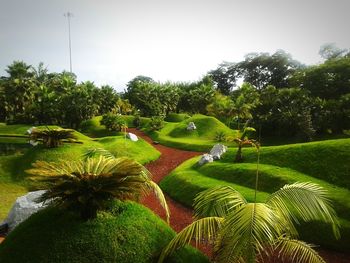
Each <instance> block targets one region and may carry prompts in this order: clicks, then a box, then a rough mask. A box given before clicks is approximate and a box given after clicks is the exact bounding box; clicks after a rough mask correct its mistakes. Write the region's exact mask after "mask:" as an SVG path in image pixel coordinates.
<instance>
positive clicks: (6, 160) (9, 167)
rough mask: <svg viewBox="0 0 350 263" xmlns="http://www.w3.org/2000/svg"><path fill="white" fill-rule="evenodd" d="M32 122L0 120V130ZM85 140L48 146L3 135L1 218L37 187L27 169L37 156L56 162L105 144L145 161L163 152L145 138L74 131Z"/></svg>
mask: <svg viewBox="0 0 350 263" xmlns="http://www.w3.org/2000/svg"><path fill="white" fill-rule="evenodd" d="M30 127H31V126H28V125H22V126H21V125H3V124H0V133H1V132H2V133H4V134H5V133H7V134H14V135H19V134H22V132H23V131H24V132H25V131H26V130H27V129H28V128H30ZM75 134H76V136H77V137H78V139H79V141H80V142H82V143H79V144H77V143H65V144H64V145H62V146H60V147H58V148H52V149H47V148H44V147H43V146H42V145H39V146H37V147H32V146H30V145H29V144H28V143H27V142H26V139H23V138H11V137H6V138H5V137H3V138H1V140H0V200H1V205H0V221H1V220H3V219H4V218H5V217H6V215H7V213H8V211H9V210H10V208H11V206H12V204H13V202H14V201H15V199H16V198H17V197H18V196H20V195H23V194H25V193H26V192H27V191H28V190H29V189H35V185H33V184H32V183H31V182H30V181H29V180H27V174H26V173H25V170H26V169H28V168H30V167H31V164H32V163H33V162H35V161H36V160H42V161H49V162H51V161H52V162H54V161H58V160H70V161H74V160H80V159H81V158H82V155H83V154H84V153H85V152H86V151H87V150H89V149H91V148H104V149H107V150H109V151H111V153H112V154H114V155H115V156H117V157H120V156H127V157H130V158H132V159H135V160H136V161H138V162H140V163H142V164H145V163H147V162H150V161H152V160H156V159H158V158H159V156H160V153H159V152H158V151H157V150H156V149H155V148H154V147H153V146H151V145H150V144H148V143H146V142H145V141H143V140H142V139H140V140H139V141H138V142H131V141H130V140H129V139H126V140H125V139H124V137H123V136H113V137H106V138H101V139H99V140H97V141H95V140H92V139H91V138H89V137H88V136H86V135H84V134H81V133H79V132H75Z"/></svg>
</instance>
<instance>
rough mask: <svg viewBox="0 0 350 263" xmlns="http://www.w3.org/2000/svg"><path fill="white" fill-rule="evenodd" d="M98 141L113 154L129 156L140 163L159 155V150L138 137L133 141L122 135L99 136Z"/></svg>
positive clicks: (156, 157) (154, 158)
mask: <svg viewBox="0 0 350 263" xmlns="http://www.w3.org/2000/svg"><path fill="white" fill-rule="evenodd" d="M98 142H99V143H100V144H101V145H102V147H103V148H104V149H106V150H108V151H110V152H111V153H112V154H113V155H114V156H116V157H119V156H126V157H130V158H132V159H134V160H136V161H138V162H140V163H142V164H145V163H148V162H150V161H153V160H156V159H158V158H159V157H160V152H158V151H157V150H156V149H155V148H154V147H153V146H152V145H150V144H149V143H147V142H146V141H144V140H143V139H142V138H139V140H138V141H137V142H133V141H131V140H129V139H125V138H124V137H123V136H118V137H115V136H114V137H104V138H101V139H99V140H98Z"/></svg>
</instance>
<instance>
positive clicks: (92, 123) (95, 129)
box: [80, 115, 150, 138]
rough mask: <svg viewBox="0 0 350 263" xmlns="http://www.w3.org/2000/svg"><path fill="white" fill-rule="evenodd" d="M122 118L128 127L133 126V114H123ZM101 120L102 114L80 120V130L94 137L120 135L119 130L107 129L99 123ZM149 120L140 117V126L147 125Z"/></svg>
mask: <svg viewBox="0 0 350 263" xmlns="http://www.w3.org/2000/svg"><path fill="white" fill-rule="evenodd" d="M123 119H124V120H125V123H126V125H127V126H128V127H129V128H134V127H135V125H134V123H133V121H134V119H135V117H134V116H131V115H123ZM101 120H102V116H96V117H93V118H92V119H90V120H86V121H84V122H82V124H81V125H80V130H81V132H82V133H84V134H86V135H88V136H90V137H94V138H101V137H107V136H115V135H121V133H120V132H116V131H109V130H107V129H106V126H104V125H101V124H100V121H101ZM149 121H150V119H149V118H145V117H141V126H145V125H147V123H149Z"/></svg>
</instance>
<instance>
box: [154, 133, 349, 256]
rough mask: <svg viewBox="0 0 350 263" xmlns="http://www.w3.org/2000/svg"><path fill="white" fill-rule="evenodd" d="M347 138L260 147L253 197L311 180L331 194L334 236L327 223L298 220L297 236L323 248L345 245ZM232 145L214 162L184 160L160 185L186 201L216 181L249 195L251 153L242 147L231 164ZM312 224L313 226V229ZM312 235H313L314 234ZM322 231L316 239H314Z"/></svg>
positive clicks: (262, 198) (253, 169)
mask: <svg viewBox="0 0 350 263" xmlns="http://www.w3.org/2000/svg"><path fill="white" fill-rule="evenodd" d="M349 146H350V139H339V140H329V141H320V142H313V143H304V144H295V145H286V146H271V147H262V149H261V155H260V162H261V163H260V166H259V174H260V176H259V184H258V190H259V192H258V195H257V199H258V200H257V201H258V202H264V201H265V200H266V198H267V196H268V195H269V194H270V193H273V192H275V191H276V190H278V189H279V188H280V187H282V186H283V185H285V184H290V183H293V182H296V181H299V182H313V183H317V184H319V185H321V186H322V187H324V188H325V189H326V190H327V191H328V192H329V194H330V196H331V197H332V202H333V205H334V208H335V210H336V211H337V213H338V216H339V217H340V218H341V225H342V228H341V235H342V238H341V239H340V240H335V239H334V238H333V237H332V235H331V230H330V227H328V226H326V225H323V224H319V223H312V224H303V225H302V226H301V227H300V232H302V233H303V234H302V235H301V236H302V237H303V239H305V240H307V241H309V242H313V243H316V244H320V245H323V246H325V247H328V248H332V249H336V250H341V251H348V250H349V249H350V213H349V211H350V186H349V185H348V182H349V181H348V180H349V175H350V173H349V171H350V163H349V161H348V160H350V147H349ZM235 153H236V149H229V151H228V152H227V153H226V154H225V155H224V156H223V158H222V159H221V160H220V161H215V162H213V163H209V164H206V165H204V166H202V167H198V166H197V165H196V163H197V161H198V159H199V157H196V158H193V159H191V160H188V161H186V162H185V163H183V164H182V165H180V166H179V167H177V168H176V169H175V170H174V171H173V172H172V173H171V174H170V175H169V176H167V177H165V178H164V179H163V180H162V181H161V184H160V186H161V188H162V189H163V191H164V192H166V193H168V194H169V195H170V196H171V197H173V198H174V199H175V200H177V201H179V202H181V203H183V204H185V205H187V206H192V203H193V198H194V197H195V196H196V195H197V194H198V193H199V192H201V191H203V190H205V189H208V188H211V187H213V186H217V185H230V186H232V187H233V188H234V189H236V190H237V191H239V192H240V193H241V194H242V195H243V196H245V198H246V199H247V200H248V201H253V200H254V198H253V197H254V185H255V175H256V160H257V154H256V151H255V150H254V149H249V148H247V149H244V150H243V156H244V157H245V163H240V164H237V163H233V160H234V156H235ZM316 226H317V227H318V229H316ZM315 232H317V233H318V235H316V236H317V237H318V238H315V235H314V233H315ZM320 236H322V238H320Z"/></svg>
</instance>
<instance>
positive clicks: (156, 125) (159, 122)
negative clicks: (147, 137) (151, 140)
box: [150, 116, 164, 131]
mask: <svg viewBox="0 0 350 263" xmlns="http://www.w3.org/2000/svg"><path fill="white" fill-rule="evenodd" d="M163 127H164V117H163V116H152V117H151V122H150V128H151V130H152V131H159V130H160V129H162V128H163Z"/></svg>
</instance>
